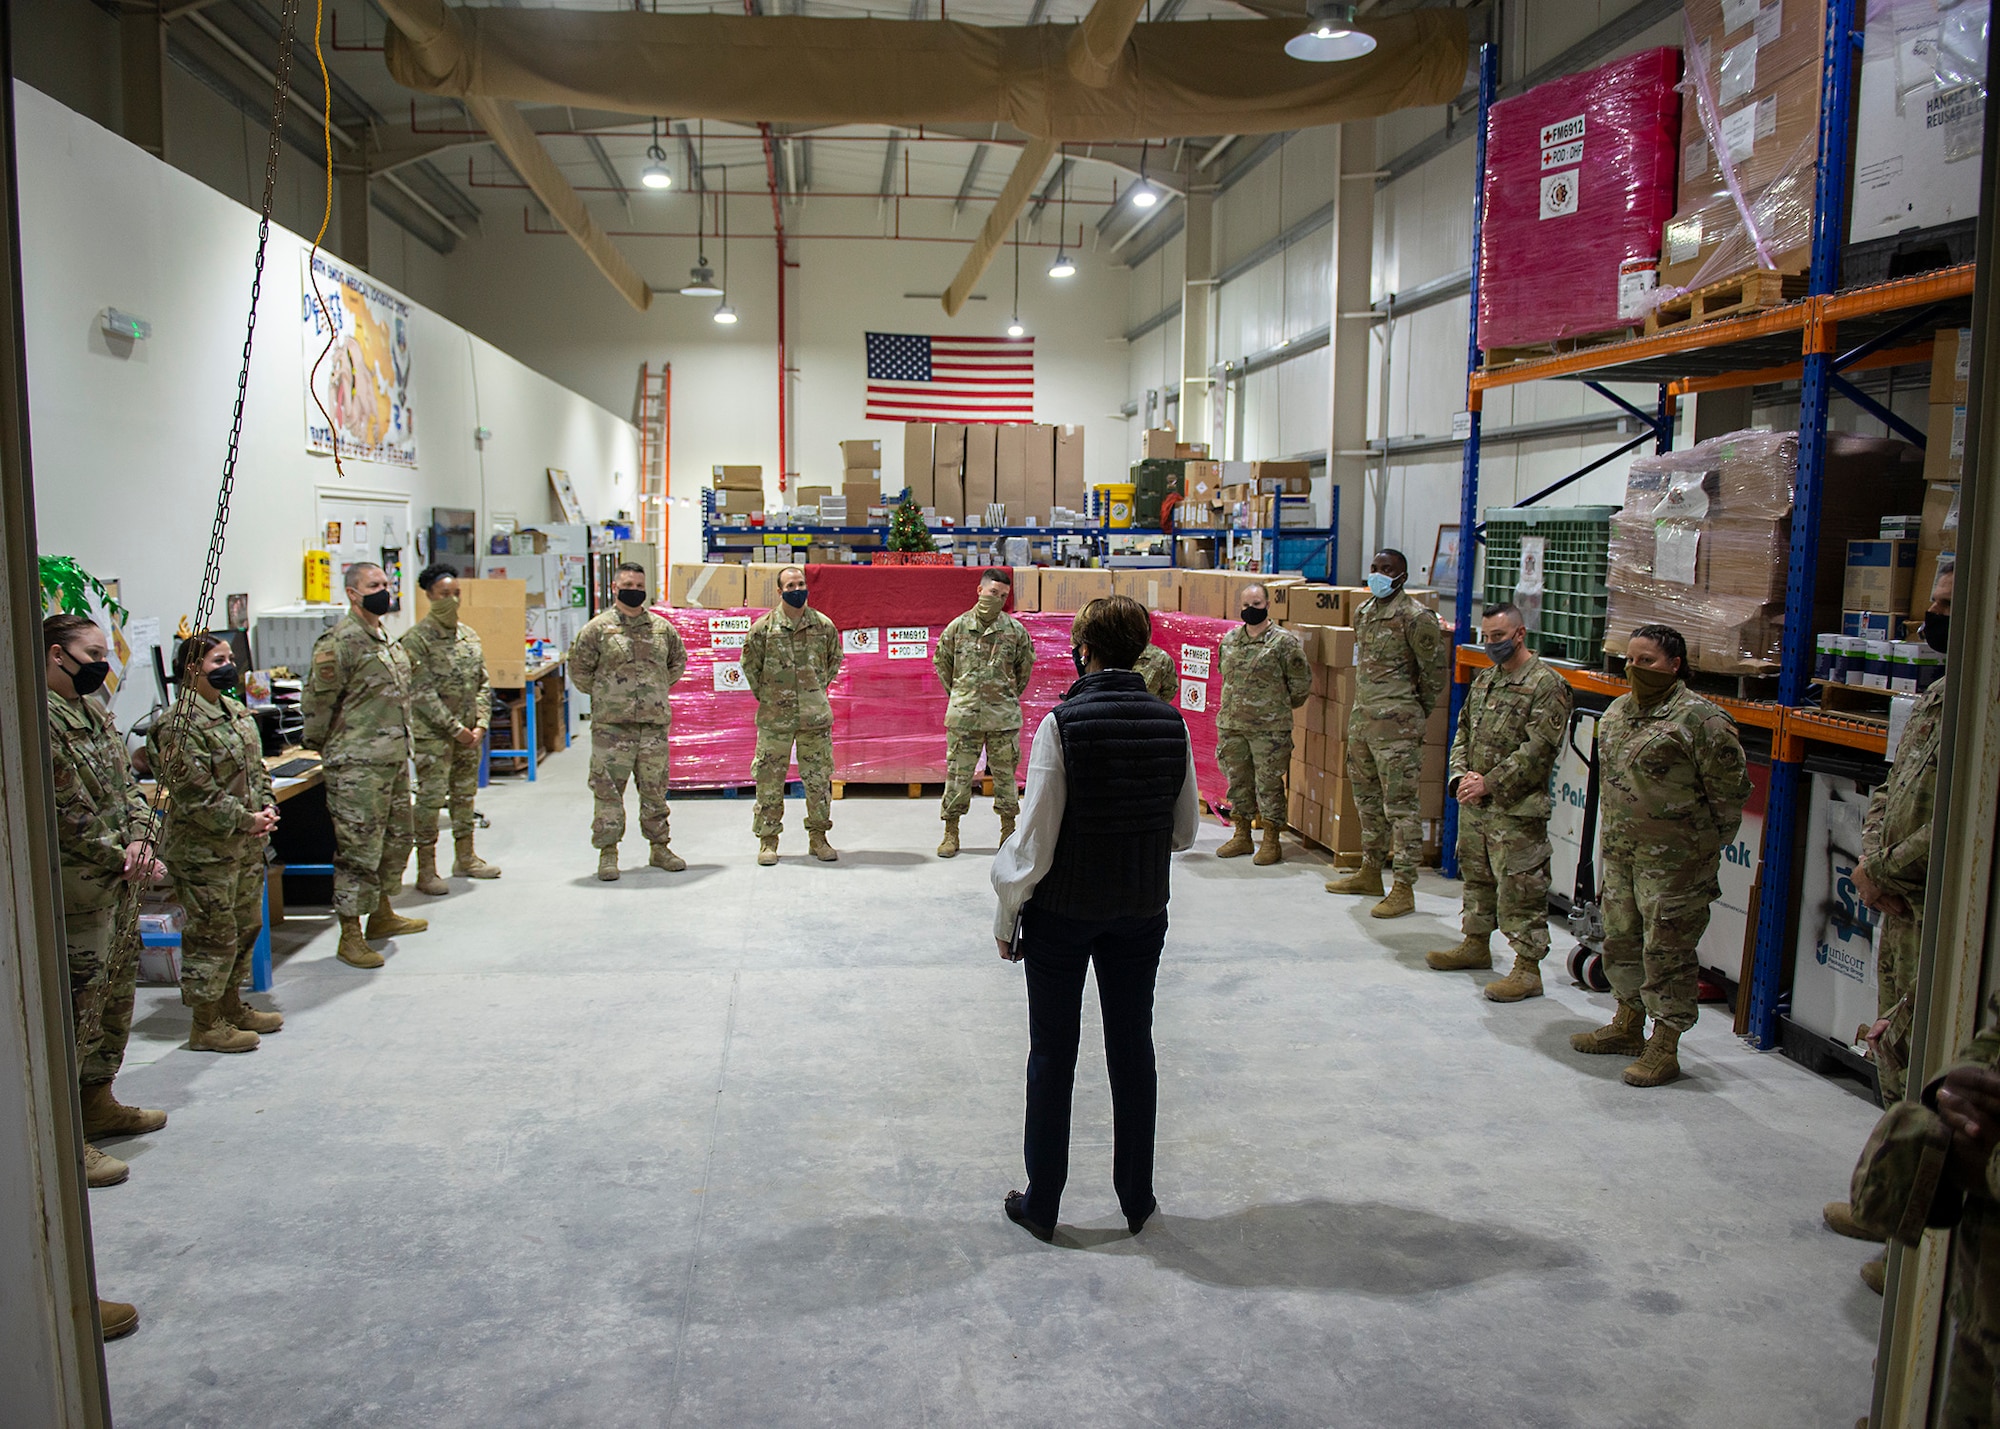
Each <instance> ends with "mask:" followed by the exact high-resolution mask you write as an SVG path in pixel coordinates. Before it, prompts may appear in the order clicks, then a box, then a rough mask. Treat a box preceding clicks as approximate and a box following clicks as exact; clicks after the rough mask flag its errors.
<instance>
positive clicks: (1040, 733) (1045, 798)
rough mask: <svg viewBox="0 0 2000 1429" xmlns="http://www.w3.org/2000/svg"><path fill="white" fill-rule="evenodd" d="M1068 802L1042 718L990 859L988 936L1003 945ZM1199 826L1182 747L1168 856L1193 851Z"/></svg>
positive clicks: (1050, 719) (1051, 726)
mask: <svg viewBox="0 0 2000 1429" xmlns="http://www.w3.org/2000/svg"><path fill="white" fill-rule="evenodd" d="M1068 803H1069V776H1068V773H1067V771H1066V770H1065V769H1064V768H1063V747H1062V731H1061V730H1060V729H1058V728H1057V727H1056V717H1055V715H1054V713H1050V714H1046V715H1044V716H1042V722H1041V724H1040V725H1039V726H1037V727H1036V729H1035V742H1034V744H1033V745H1031V746H1030V747H1029V750H1028V790H1027V793H1025V794H1024V795H1022V797H1021V813H1020V817H1019V818H1018V819H1017V820H1016V822H1015V825H1014V837H1012V838H1010V839H1008V840H1007V842H1006V843H1004V844H1002V845H1001V846H1000V852H999V853H997V854H995V855H994V856H993V891H994V892H995V893H996V894H998V895H999V898H1000V907H999V910H998V911H997V912H996V913H995V914H994V916H993V936H994V937H995V938H998V939H999V940H1000V941H1001V942H1003V943H1011V942H1013V941H1014V924H1015V922H1016V920H1017V919H1019V917H1020V915H1021V907H1022V905H1023V904H1025V903H1026V902H1027V901H1028V899H1029V897H1030V896H1031V895H1032V894H1033V893H1034V891H1035V885H1036V884H1038V883H1040V882H1041V881H1042V880H1043V879H1044V878H1046V877H1047V876H1048V872H1049V868H1050V866H1051V865H1052V864H1053V863H1054V862H1055V857H1056V836H1057V835H1058V834H1059V833H1061V832H1062V820H1063V809H1064V807H1065V806H1066V805H1067V804H1068ZM1200 827H1201V796H1200V794H1199V793H1198V792H1197V791H1196V789H1195V782H1194V743H1193V741H1189V743H1188V760H1187V774H1186V775H1185V776H1184V777H1183V778H1182V780H1181V793H1180V798H1179V799H1178V800H1177V801H1176V802H1175V804H1174V852H1176V853H1179V852H1180V851H1181V850H1183V849H1190V848H1193V847H1194V836H1195V833H1196V831H1197V830H1198V829H1199V828H1200Z"/></svg>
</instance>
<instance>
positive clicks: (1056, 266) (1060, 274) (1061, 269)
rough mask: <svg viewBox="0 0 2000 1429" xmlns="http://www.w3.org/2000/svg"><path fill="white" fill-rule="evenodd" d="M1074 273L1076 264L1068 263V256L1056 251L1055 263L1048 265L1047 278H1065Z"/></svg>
mask: <svg viewBox="0 0 2000 1429" xmlns="http://www.w3.org/2000/svg"><path fill="white" fill-rule="evenodd" d="M1075 272H1076V264H1074V263H1072V262H1070V259H1069V254H1067V253H1064V252H1063V251H1061V250H1060V249H1058V250H1057V251H1056V261H1055V262H1053V263H1051V264H1049V276H1050V277H1051V278H1067V277H1070V276H1071V275H1073V274H1074V273H1075Z"/></svg>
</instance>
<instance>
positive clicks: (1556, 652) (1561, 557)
mask: <svg viewBox="0 0 2000 1429" xmlns="http://www.w3.org/2000/svg"><path fill="white" fill-rule="evenodd" d="M1617 511H1618V508H1617V507H1616V506H1489V507H1488V508H1487V509H1486V513H1485V516H1486V604H1488V605H1499V604H1501V603H1502V602H1503V601H1511V600H1513V599H1514V587H1515V586H1516V585H1517V584H1519V582H1520V579H1521V538H1522V537H1524V536H1533V537H1539V538H1540V539H1541V540H1542V541H1543V542H1544V546H1543V552H1542V556H1543V564H1542V584H1543V593H1542V616H1541V620H1540V622H1539V625H1538V628H1536V629H1535V630H1532V631H1530V632H1529V635H1528V646H1529V648H1530V649H1532V650H1534V651H1535V652H1536V653H1537V654H1541V655H1549V656H1553V657H1554V658H1556V659H1558V660H1573V661H1576V662H1578V663H1580V664H1587V665H1594V664H1596V663H1597V660H1598V657H1599V655H1600V654H1601V652H1602V651H1603V648H1604V616H1605V608H1606V605H1607V599H1608V598H1607V593H1606V579H1607V577H1608V575H1609V571H1610V559H1611V518H1612V516H1614V515H1615V514H1616V513H1617ZM1476 614H1477V612H1475V615H1476Z"/></svg>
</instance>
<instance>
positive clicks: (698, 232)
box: [680, 135, 722, 298]
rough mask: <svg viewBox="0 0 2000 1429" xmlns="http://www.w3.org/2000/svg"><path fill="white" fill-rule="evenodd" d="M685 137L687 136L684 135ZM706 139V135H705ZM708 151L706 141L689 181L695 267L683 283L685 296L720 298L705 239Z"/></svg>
mask: <svg viewBox="0 0 2000 1429" xmlns="http://www.w3.org/2000/svg"><path fill="white" fill-rule="evenodd" d="M682 137H683V138H685V137H686V136H685V135H683V136H682ZM703 137H704V139H705V138H706V136H703ZM706 152H707V146H706V144H705V143H704V145H703V148H702V151H701V153H698V154H696V155H695V160H694V177H693V178H691V179H689V180H688V182H689V183H690V184H692V185H693V186H694V190H695V195H694V198H695V206H694V252H695V259H694V267H692V268H690V269H688V281H687V282H685V283H683V284H682V285H681V290H680V293H681V296H682V297H683V298H719V297H721V296H722V289H721V288H719V287H717V286H716V282H715V270H714V269H713V268H711V267H709V266H708V244H707V243H706V242H705V241H703V234H704V233H705V231H706V230H705V228H704V226H703V225H704V224H706V223H707V221H708V196H707V195H706V194H704V193H702V192H701V156H702V154H705V153H706Z"/></svg>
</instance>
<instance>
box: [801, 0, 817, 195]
mask: <svg viewBox="0 0 2000 1429" xmlns="http://www.w3.org/2000/svg"><path fill="white" fill-rule="evenodd" d="M799 4H800V5H801V6H803V5H804V4H805V0H799ZM797 142H798V146H799V197H800V198H801V199H803V198H804V197H805V196H806V195H807V194H808V193H810V192H811V191H812V186H813V149H812V146H813V141H812V140H811V139H810V138H807V137H804V136H801V137H800V138H799V139H798V141H797Z"/></svg>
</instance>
